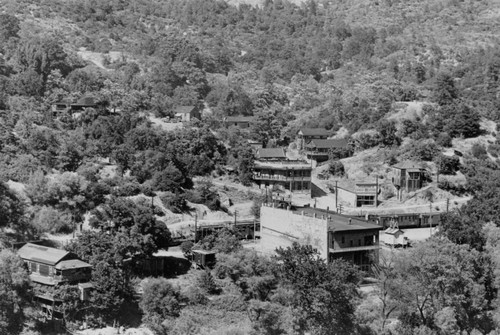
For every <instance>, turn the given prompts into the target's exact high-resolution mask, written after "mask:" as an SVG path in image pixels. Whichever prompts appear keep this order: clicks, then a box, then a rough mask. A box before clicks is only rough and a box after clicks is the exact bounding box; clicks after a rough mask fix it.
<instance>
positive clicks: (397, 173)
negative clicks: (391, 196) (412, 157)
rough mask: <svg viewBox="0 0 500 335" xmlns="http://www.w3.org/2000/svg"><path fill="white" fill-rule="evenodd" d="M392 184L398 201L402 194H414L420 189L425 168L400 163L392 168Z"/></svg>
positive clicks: (409, 162) (418, 165)
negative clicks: (404, 192)
mask: <svg viewBox="0 0 500 335" xmlns="http://www.w3.org/2000/svg"><path fill="white" fill-rule="evenodd" d="M392 173H393V177H392V183H393V184H394V187H395V188H396V192H397V196H398V199H400V200H401V199H402V192H403V191H406V192H414V191H416V190H418V189H420V188H422V186H423V184H424V180H425V168H423V167H422V165H421V164H419V163H415V162H411V161H408V162H402V163H398V164H396V165H393V166H392Z"/></svg>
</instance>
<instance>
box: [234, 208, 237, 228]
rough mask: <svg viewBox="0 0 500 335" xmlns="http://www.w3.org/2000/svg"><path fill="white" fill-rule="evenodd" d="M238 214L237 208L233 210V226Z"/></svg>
mask: <svg viewBox="0 0 500 335" xmlns="http://www.w3.org/2000/svg"><path fill="white" fill-rule="evenodd" d="M237 215H238V210H236V209H235V210H234V226H236V216H237Z"/></svg>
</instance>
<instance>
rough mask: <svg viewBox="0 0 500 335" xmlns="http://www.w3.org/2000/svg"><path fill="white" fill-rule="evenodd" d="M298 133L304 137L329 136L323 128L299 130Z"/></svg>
mask: <svg viewBox="0 0 500 335" xmlns="http://www.w3.org/2000/svg"><path fill="white" fill-rule="evenodd" d="M299 132H300V133H302V135H304V136H330V132H329V131H328V130H326V129H325V128H300V130H299Z"/></svg>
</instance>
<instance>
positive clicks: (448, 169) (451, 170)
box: [436, 155, 460, 174]
mask: <svg viewBox="0 0 500 335" xmlns="http://www.w3.org/2000/svg"><path fill="white" fill-rule="evenodd" d="M436 165H437V168H438V172H439V173H441V174H455V173H456V172H457V171H458V169H459V167H460V159H459V158H458V157H457V156H446V155H439V156H438V157H437V158H436Z"/></svg>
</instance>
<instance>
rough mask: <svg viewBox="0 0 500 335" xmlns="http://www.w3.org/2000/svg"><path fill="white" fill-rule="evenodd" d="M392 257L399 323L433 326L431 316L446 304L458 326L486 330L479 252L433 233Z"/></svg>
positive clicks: (484, 283)
mask: <svg viewBox="0 0 500 335" xmlns="http://www.w3.org/2000/svg"><path fill="white" fill-rule="evenodd" d="M399 255H400V256H399V257H397V258H396V259H395V262H394V270H395V274H396V278H397V279H396V280H397V281H396V285H397V287H398V289H397V290H392V291H391V292H390V294H391V297H392V298H393V299H394V300H396V301H398V302H399V303H400V310H401V313H400V317H399V318H400V320H401V321H402V324H403V325H406V326H411V327H412V328H417V327H419V326H425V327H428V328H430V329H435V328H436V325H435V323H434V318H435V317H436V315H438V312H439V311H443V310H444V309H445V308H447V307H450V308H452V309H453V310H454V313H455V315H456V320H457V325H458V327H459V329H460V331H465V332H468V333H469V332H471V331H472V330H473V329H478V330H480V331H481V332H482V333H488V332H489V331H490V330H491V321H490V318H489V316H488V313H489V301H488V299H489V297H488V291H489V288H488V287H487V286H488V280H487V279H486V277H487V275H488V271H487V268H486V267H485V265H486V264H485V263H484V258H483V257H482V256H481V254H480V253H479V252H478V251H476V250H474V249H470V247H469V246H468V245H456V244H454V243H452V242H450V241H448V240H446V239H437V238H433V239H431V240H428V241H426V242H423V243H421V244H419V245H417V246H416V247H415V248H413V249H411V250H407V251H405V252H403V253H400V254H399Z"/></svg>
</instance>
